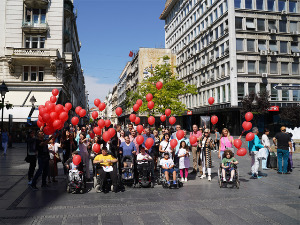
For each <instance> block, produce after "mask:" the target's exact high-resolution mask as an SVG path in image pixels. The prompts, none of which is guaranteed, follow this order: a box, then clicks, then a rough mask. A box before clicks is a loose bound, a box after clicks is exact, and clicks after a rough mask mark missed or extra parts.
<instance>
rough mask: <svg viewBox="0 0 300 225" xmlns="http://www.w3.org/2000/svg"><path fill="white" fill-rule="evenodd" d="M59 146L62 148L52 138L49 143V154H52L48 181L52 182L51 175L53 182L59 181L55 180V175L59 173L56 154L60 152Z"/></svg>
mask: <svg viewBox="0 0 300 225" xmlns="http://www.w3.org/2000/svg"><path fill="white" fill-rule="evenodd" d="M58 148H60V144H59V143H55V142H54V138H52V139H51V140H50V141H49V143H48V149H49V156H50V160H49V174H48V183H51V180H50V177H52V182H57V180H55V177H56V176H57V175H58V170H57V158H56V156H55V154H56V153H58Z"/></svg>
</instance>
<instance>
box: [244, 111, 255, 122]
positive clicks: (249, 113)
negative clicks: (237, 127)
mask: <svg viewBox="0 0 300 225" xmlns="http://www.w3.org/2000/svg"><path fill="white" fill-rule="evenodd" d="M245 119H246V120H247V121H250V120H252V119H253V114H252V113H251V112H247V113H246V115H245Z"/></svg>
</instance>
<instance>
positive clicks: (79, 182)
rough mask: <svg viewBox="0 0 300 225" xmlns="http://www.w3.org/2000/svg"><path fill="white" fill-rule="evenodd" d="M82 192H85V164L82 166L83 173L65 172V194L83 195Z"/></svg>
mask: <svg viewBox="0 0 300 225" xmlns="http://www.w3.org/2000/svg"><path fill="white" fill-rule="evenodd" d="M84 192H86V172H85V164H83V171H78V170H77V171H73V172H72V170H68V171H67V193H72V194H77V193H80V194H83V193H84Z"/></svg>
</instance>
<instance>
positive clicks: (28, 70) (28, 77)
mask: <svg viewBox="0 0 300 225" xmlns="http://www.w3.org/2000/svg"><path fill="white" fill-rule="evenodd" d="M37 76H38V77H37ZM37 79H38V80H37ZM23 81H44V67H37V66H24V67H23Z"/></svg>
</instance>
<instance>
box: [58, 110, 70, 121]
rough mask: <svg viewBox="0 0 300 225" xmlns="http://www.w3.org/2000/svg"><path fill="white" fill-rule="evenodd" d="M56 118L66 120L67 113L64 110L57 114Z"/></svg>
mask: <svg viewBox="0 0 300 225" xmlns="http://www.w3.org/2000/svg"><path fill="white" fill-rule="evenodd" d="M58 118H59V119H60V120H61V121H63V122H66V121H67V120H68V113H66V112H62V113H60V114H59V116H58Z"/></svg>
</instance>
